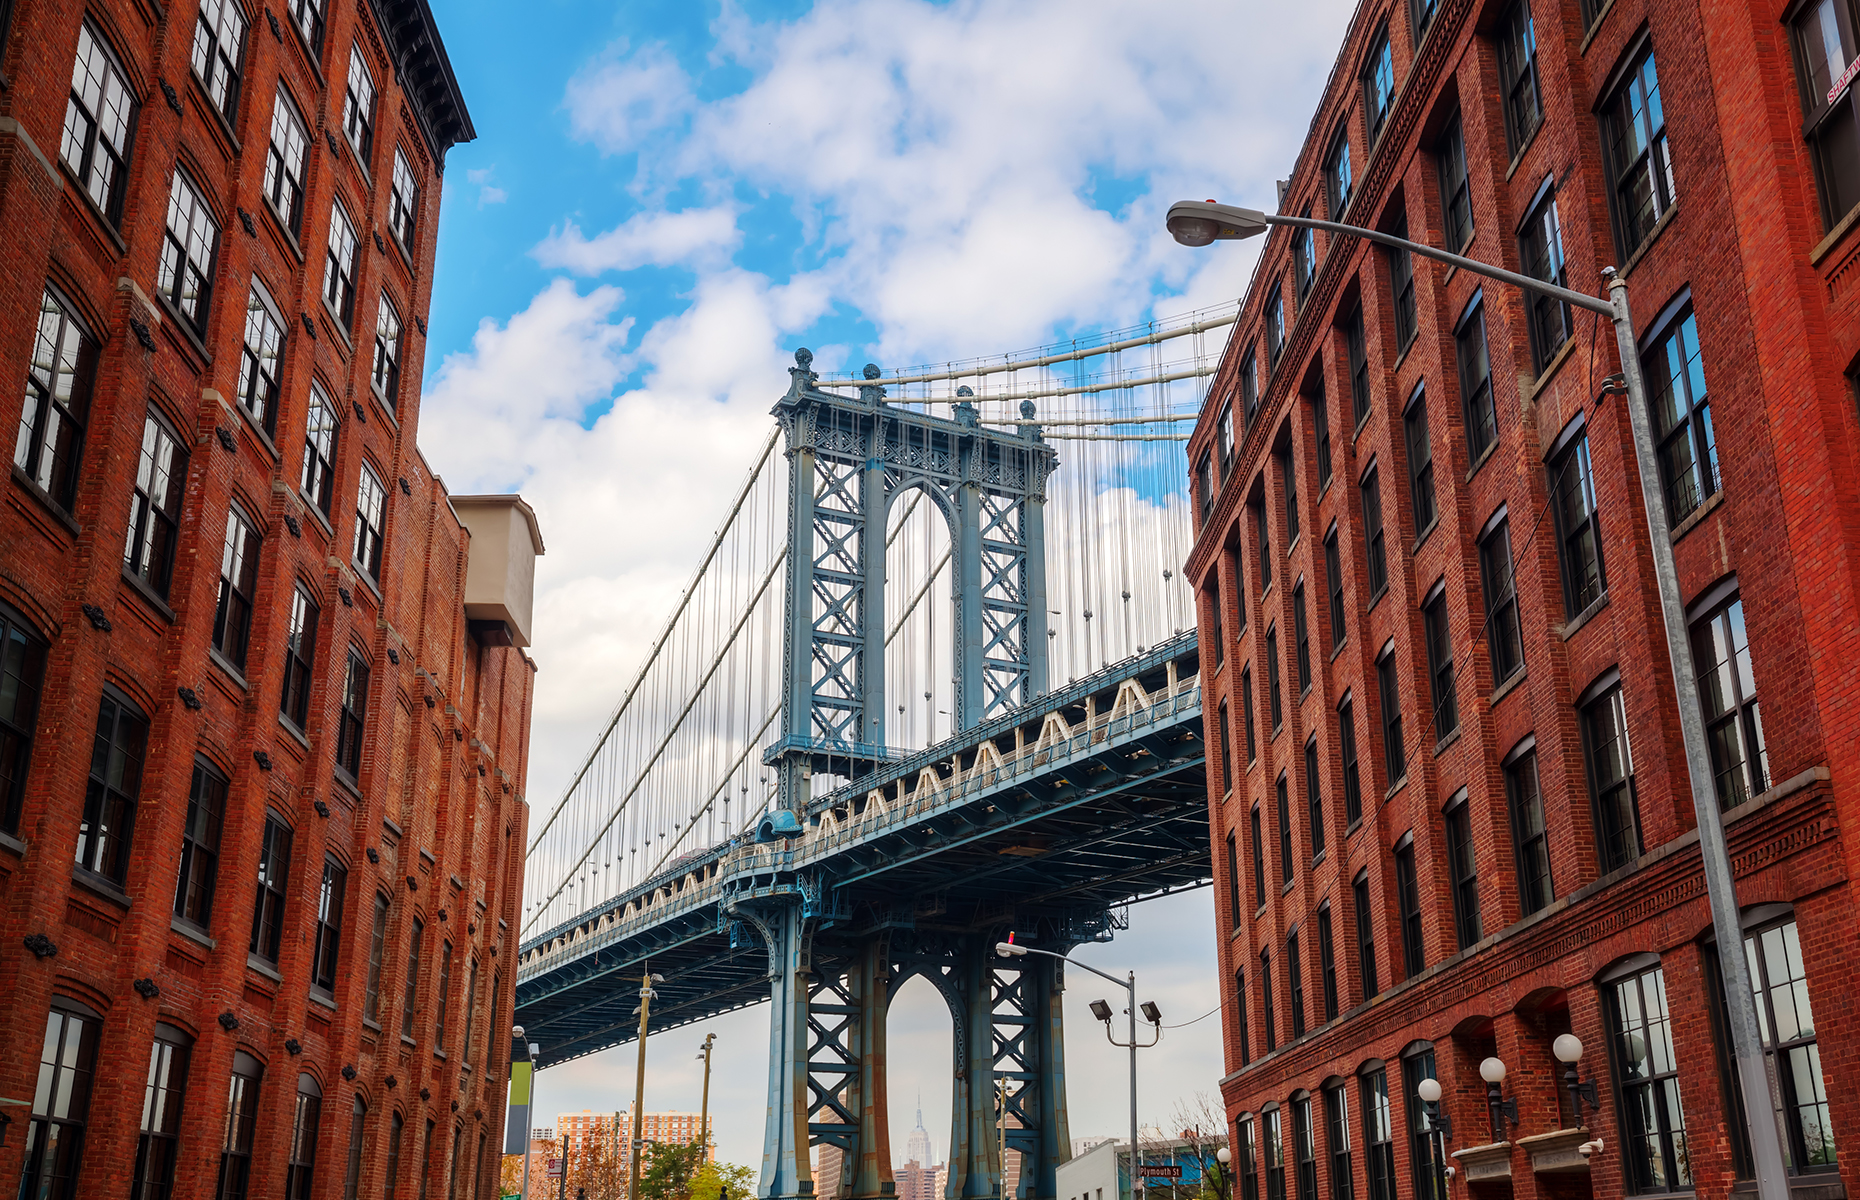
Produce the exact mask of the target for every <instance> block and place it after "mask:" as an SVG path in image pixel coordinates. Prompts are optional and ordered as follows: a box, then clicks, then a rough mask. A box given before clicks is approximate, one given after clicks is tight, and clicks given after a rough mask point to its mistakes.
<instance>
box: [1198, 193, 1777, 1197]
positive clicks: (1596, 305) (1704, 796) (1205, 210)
mask: <svg viewBox="0 0 1860 1200" xmlns="http://www.w3.org/2000/svg"><path fill="white" fill-rule="evenodd" d="M1272 225H1287V226H1292V227H1295V228H1299V229H1322V230H1324V231H1326V232H1328V233H1334V234H1341V235H1343V236H1345V237H1354V238H1361V239H1363V240H1365V241H1370V242H1375V243H1377V244H1379V245H1384V246H1392V247H1394V248H1395V249H1397V250H1406V251H1408V252H1409V253H1411V254H1418V255H1420V256H1422V257H1423V258H1431V259H1434V260H1436V261H1438V262H1444V263H1448V264H1450V265H1452V266H1455V267H1459V268H1460V269H1462V270H1464V271H1467V272H1470V273H1471V274H1474V275H1480V276H1484V277H1485V278H1487V279H1495V280H1498V281H1499V282H1501V283H1508V284H1510V285H1511V286H1513V287H1515V288H1520V289H1522V290H1524V291H1527V292H1535V293H1536V294H1538V295H1540V296H1549V297H1551V298H1552V299H1555V300H1560V301H1562V302H1563V303H1565V304H1568V305H1571V306H1573V307H1575V308H1583V309H1587V310H1588V311H1590V312H1593V313H1599V314H1601V315H1602V316H1605V317H1607V318H1609V319H1610V320H1611V321H1613V322H1614V326H1615V345H1616V347H1617V348H1618V349H1619V350H1620V353H1621V376H1620V379H1619V386H1620V388H1621V390H1623V391H1625V393H1626V395H1627V403H1628V421H1629V424H1631V425H1632V426H1633V430H1634V457H1635V459H1636V460H1637V463H1638V465H1639V468H1640V494H1641V502H1642V504H1643V505H1644V506H1645V509H1646V513H1647V540H1648V542H1649V543H1650V544H1649V547H1648V549H1649V551H1650V552H1651V554H1650V556H1651V558H1652V561H1653V574H1654V579H1655V581H1656V582H1657V583H1658V585H1659V591H1660V615H1661V617H1662V618H1663V619H1664V621H1665V624H1666V653H1667V658H1668V660H1669V662H1670V664H1671V666H1672V669H1673V688H1674V690H1675V691H1676V692H1677V693H1678V694H1677V696H1676V697H1675V698H1676V700H1677V701H1678V710H1679V729H1680V733H1681V735H1682V736H1683V738H1684V742H1685V748H1686V770H1687V774H1688V775H1689V776H1690V779H1691V783H1692V811H1693V813H1694V815H1695V816H1696V818H1697V820H1698V833H1699V860H1700V862H1701V864H1702V866H1703V868H1704V874H1705V891H1706V893H1707V895H1708V896H1709V897H1710V900H1711V916H1712V927H1713V929H1714V930H1715V931H1716V933H1717V935H1718V945H1719V946H1720V947H1722V948H1723V949H1722V952H1721V953H1720V954H1719V955H1718V965H1719V968H1720V970H1722V972H1723V973H1724V997H1725V1007H1726V1008H1727V1009H1728V1010H1729V1012H1728V1016H1729V1018H1730V1020H1729V1025H1730V1029H1731V1050H1732V1054H1733V1055H1734V1056H1735V1058H1736V1060H1737V1078H1738V1085H1739V1088H1740V1089H1741V1091H1742V1093H1743V1097H1744V1111H1746V1112H1748V1113H1752V1114H1762V1113H1767V1112H1770V1111H1772V1105H1771V1103H1770V1090H1769V1077H1768V1073H1767V1072H1766V1070H1765V1069H1764V1065H1763V1038H1762V1034H1761V1032H1760V1031H1759V1029H1758V1027H1757V1008H1756V995H1755V992H1753V991H1752V989H1751V985H1750V967H1749V964H1748V963H1747V962H1746V961H1745V959H1744V955H1742V954H1739V953H1737V947H1739V946H1741V945H1743V936H1744V935H1743V928H1742V926H1741V924H1740V923H1739V921H1738V914H1737V883H1736V877H1735V876H1733V875H1732V873H1731V854H1730V850H1729V848H1728V847H1727V846H1726V844H1725V838H1724V819H1723V817H1722V816H1721V815H1720V814H1719V812H1718V794H1717V785H1716V782H1715V780H1714V776H1713V772H1712V766H1711V751H1710V750H1709V749H1708V748H1707V745H1706V741H1705V716H1704V713H1703V711H1702V710H1701V707H1700V703H1699V688H1698V678H1697V675H1696V674H1695V672H1694V671H1693V668H1692V651H1691V648H1690V646H1689V645H1688V644H1687V634H1686V608H1685V601H1684V599H1683V597H1681V595H1680V594H1679V568H1678V566H1677V564H1676V563H1675V562H1674V560H1673V535H1672V521H1671V520H1670V518H1669V517H1668V514H1667V511H1666V494H1665V491H1664V490H1663V489H1662V488H1661V486H1660V468H1659V460H1658V458H1657V457H1656V454H1655V451H1654V447H1653V429H1652V423H1651V419H1650V417H1649V415H1648V414H1649V411H1650V410H1649V408H1648V405H1647V388H1646V384H1645V382H1644V381H1643V380H1642V378H1641V373H1640V353H1639V349H1638V347H1637V345H1636V343H1635V338H1634V321H1633V317H1632V315H1631V314H1630V312H1629V311H1628V294H1627V280H1625V279H1623V278H1621V277H1620V275H1618V274H1616V272H1615V269H1614V268H1613V267H1603V268H1602V279H1603V280H1604V282H1605V283H1606V285H1607V288H1608V299H1607V300H1600V299H1597V298H1596V297H1594V296H1589V295H1585V294H1584V293H1582V292H1576V291H1571V290H1570V289H1569V288H1565V287H1558V286H1557V285H1556V284H1553V283H1546V282H1544V281H1543V280H1541V279H1533V278H1531V277H1530V276H1528V275H1520V274H1518V273H1517V272H1515V271H1506V270H1503V269H1502V268H1499V267H1494V266H1488V265H1487V264H1485V263H1482V262H1478V261H1477V260H1475V259H1470V258H1463V257H1461V256H1460V255H1458V254H1449V253H1447V252H1446V251H1445V250H1436V249H1435V248H1434V247H1432V246H1428V245H1423V244H1422V243H1420V242H1411V241H1409V240H1408V239H1406V238H1399V237H1395V236H1393V235H1391V234H1386V233H1383V232H1381V231H1380V230H1375V229H1366V228H1364V227H1363V226H1361V225H1345V224H1342V223H1341V222H1337V221H1318V220H1313V219H1312V218H1310V217H1288V216H1284V215H1281V214H1278V213H1265V212H1260V211H1259V210H1258V209H1252V208H1240V207H1237V206H1235V205H1230V204H1217V203H1215V202H1214V201H1212V200H1208V201H1198V200H1181V201H1177V202H1176V203H1175V204H1172V205H1170V206H1169V216H1168V226H1169V232H1170V233H1171V234H1172V235H1174V237H1175V240H1176V241H1178V242H1180V243H1182V244H1183V245H1184V246H1206V245H1210V244H1212V243H1213V242H1216V241H1231V240H1237V239H1239V238H1248V237H1252V236H1254V235H1255V234H1260V233H1264V232H1265V231H1266V229H1267V227H1268V226H1272ZM1614 383H1615V381H1613V380H1611V381H1609V382H1608V384H1605V385H1604V389H1603V391H1604V394H1607V393H1608V392H1610V391H1613V390H1614V388H1613V386H1612V385H1613V384H1614ZM1565 1061H1568V1060H1565ZM1749 1126H1750V1139H1751V1150H1752V1155H1753V1157H1754V1159H1755V1160H1756V1168H1757V1191H1758V1195H1759V1196H1760V1197H1761V1200H1786V1197H1787V1196H1788V1181H1787V1179H1786V1177H1785V1175H1784V1168H1783V1157H1782V1141H1781V1138H1780V1137H1779V1136H1778V1134H1777V1131H1776V1123H1775V1122H1774V1121H1770V1120H1766V1119H1762V1118H1761V1117H1760V1116H1758V1117H1756V1118H1755V1119H1752V1120H1751V1121H1750V1122H1749Z"/></svg>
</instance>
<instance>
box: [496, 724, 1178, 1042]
mask: <svg viewBox="0 0 1860 1200" xmlns="http://www.w3.org/2000/svg"><path fill="white" fill-rule="evenodd" d="M1203 763H1204V753H1203V743H1202V737H1201V711H1200V708H1199V706H1198V705H1197V706H1195V707H1194V708H1192V709H1186V710H1183V711H1178V712H1175V713H1173V714H1171V715H1170V716H1169V717H1168V718H1167V719H1164V720H1157V721H1155V722H1152V723H1150V724H1147V725H1145V726H1143V727H1142V728H1140V729H1132V730H1131V731H1129V732H1127V733H1126V734H1125V735H1123V736H1120V737H1106V738H1105V739H1104V741H1102V742H1101V743H1097V744H1094V745H1091V746H1090V747H1089V748H1088V750H1087V751H1086V752H1084V753H1080V754H1075V755H1072V756H1070V757H1067V758H1065V759H1063V761H1060V762H1058V763H1056V764H1054V765H1053V766H1052V767H1050V768H1049V769H1045V770H1041V771H1035V772H1027V773H1023V774H1019V775H1015V776H1013V777H1012V778H1009V779H1007V780H1006V781H1005V782H1002V783H1000V784H999V785H996V786H992V787H989V788H985V789H983V790H981V791H980V792H979V793H978V794H976V795H975V796H974V797H973V799H972V800H971V801H970V802H967V803H963V804H959V805H950V806H947V807H945V808H942V809H938V810H935V811H932V812H930V813H929V814H928V815H926V816H925V817H924V818H923V819H921V820H909V821H901V822H897V823H894V824H889V825H886V826H884V827H882V828H878V829H876V830H874V831H872V832H870V833H869V834H860V835H858V836H849V837H848V838H847V840H846V844H845V845H843V846H841V847H839V848H837V849H835V850H834V851H833V852H832V853H830V854H828V855H825V856H824V857H819V858H816V860H815V861H813V862H811V863H808V864H805V865H806V866H807V867H808V868H809V870H811V871H812V872H813V873H814V875H815V878H816V880H817V882H816V883H814V884H813V885H811V886H808V887H803V886H802V881H801V880H800V878H799V877H798V876H799V872H798V871H797V870H795V869H792V868H790V869H786V870H784V869H783V868H782V863H781V856H780V855H776V856H774V857H775V862H774V863H773V864H772V865H771V864H763V865H762V866H761V867H760V868H759V869H757V870H755V871H754V872H752V873H751V874H750V875H749V876H748V877H746V878H740V879H737V880H720V881H713V884H712V885H706V890H708V891H709V892H710V893H711V895H710V898H709V899H708V900H707V901H706V902H702V903H698V904H695V905H692V906H689V907H687V908H685V909H684V910H683V911H679V912H676V913H674V914H672V915H670V916H668V917H667V918H666V919H664V920H660V921H655V922H651V923H648V924H647V925H646V927H644V928H639V929H636V930H634V931H632V932H630V933H628V934H626V935H625V936H620V937H613V938H610V939H608V940H606V941H604V942H603V941H601V940H600V939H598V938H590V939H588V940H589V943H590V948H589V949H588V950H586V951H585V952H583V953H580V954H574V955H566V954H565V955H562V956H561V958H563V959H564V960H565V961H561V962H560V963H559V965H551V966H549V967H548V968H547V969H542V970H536V971H534V972H533V973H531V972H526V973H525V975H524V976H523V977H520V979H519V983H518V989H517V993H518V994H517V1005H518V1011H517V1014H516V1015H517V1020H518V1022H519V1023H520V1024H522V1025H523V1026H524V1029H525V1032H526V1035H527V1036H528V1037H529V1039H530V1040H531V1041H534V1042H537V1043H539V1044H540V1045H541V1046H542V1058H541V1061H542V1063H543V1065H550V1064H553V1063H557V1062H562V1061H564V1060H566V1059H570V1058H575V1057H579V1056H581V1055H584V1054H589V1053H593V1052H595V1051H597V1050H601V1049H605V1048H607V1047H610V1046H614V1045H619V1044H621V1043H623V1042H627V1041H630V1040H632V1038H633V1037H634V1036H635V1034H636V1031H637V1025H638V1017H637V1015H636V1014H635V1013H634V1011H633V1010H634V1006H635V1005H636V1004H637V1003H638V1001H637V997H636V995H635V993H636V991H637V984H636V983H631V982H629V978H628V977H631V979H633V980H636V979H637V978H638V976H639V974H640V972H641V971H642V970H644V969H645V968H646V967H647V965H648V964H650V969H651V970H653V971H655V972H658V973H660V974H663V975H664V976H665V982H664V983H662V984H659V985H657V991H658V995H659V999H658V1000H656V1001H655V1002H654V1004H653V1008H652V1013H651V1018H652V1021H651V1031H652V1032H657V1031H659V1030H662V1029H669V1028H674V1027H676V1026H679V1025H685V1024H689V1023H691V1022H693V1021H698V1020H702V1019H704V1018H706V1017H710V1016H714V1015H716V1014H718V1013H721V1012H726V1011H729V1010H731V1009H736V1008H741V1007H744V1006H746V1005H749V1004H753V1003H757V1002H759V1001H762V1000H764V999H767V997H768V994H769V993H768V974H767V973H768V962H769V960H768V956H767V953H766V951H765V948H764V945H763V943H762V941H761V939H760V937H759V936H757V935H755V934H754V932H753V931H752V930H751V929H750V928H749V927H748V926H746V925H744V924H741V923H738V922H734V921H731V920H729V919H724V920H720V919H719V915H720V914H719V906H720V905H721V904H725V903H727V902H728V899H729V898H730V897H732V896H733V897H734V898H736V899H738V900H741V899H747V898H754V897H756V896H770V895H778V894H786V895H791V896H793V897H795V902H797V903H802V904H804V905H806V906H807V909H808V911H809V912H810V913H811V915H813V916H815V917H816V918H817V920H818V923H819V933H818V935H817V937H816V944H817V946H819V948H820V950H822V951H825V950H826V948H827V946H828V945H829V944H831V943H834V942H840V941H842V940H844V941H853V940H856V939H858V938H859V937H860V936H862V935H864V934H866V933H869V932H873V931H876V930H880V929H894V930H918V931H924V932H929V931H937V930H947V931H951V932H971V931H976V930H984V929H1000V930H1006V929H1009V928H1012V929H1015V930H1017V931H1019V932H1020V933H1021V934H1022V937H1023V939H1029V938H1031V939H1035V940H1052V941H1063V942H1067V943H1075V942H1078V941H1082V940H1088V939H1089V938H1091V937H1093V936H1102V932H1103V931H1104V930H1105V929H1106V927H1107V926H1106V914H1107V913H1108V912H1109V910H1110V909H1112V908H1114V907H1116V906H1118V905H1121V904H1124V903H1127V902H1129V901H1132V900H1136V899H1141V898H1144V897H1147V896H1153V895H1157V894H1160V893H1163V892H1167V891H1173V890H1179V889H1183V888H1190V887H1196V886H1200V885H1203V884H1205V883H1207V882H1208V881H1209V878H1210V873H1211V866H1210V857H1209V850H1208V823H1207V790H1206V786H1205V782H1204V775H1203ZM789 857H790V858H793V857H794V856H792V855H790V856H789ZM800 865H802V864H800V863H795V864H794V866H796V867H798V866H800Z"/></svg>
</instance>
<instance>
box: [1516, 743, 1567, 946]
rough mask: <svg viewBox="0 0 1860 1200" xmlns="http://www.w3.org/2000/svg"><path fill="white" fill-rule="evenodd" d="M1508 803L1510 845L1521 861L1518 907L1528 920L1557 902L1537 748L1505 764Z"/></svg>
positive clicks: (1519, 866)
mask: <svg viewBox="0 0 1860 1200" xmlns="http://www.w3.org/2000/svg"><path fill="white" fill-rule="evenodd" d="M1505 801H1506V804H1507V806H1508V807H1509V808H1510V809H1511V841H1512V847H1513V850H1514V851H1515V853H1516V854H1517V859H1518V907H1519V909H1520V910H1522V914H1521V915H1523V916H1527V917H1528V916H1530V915H1531V914H1532V913H1534V912H1537V911H1539V910H1540V909H1542V908H1543V907H1544V906H1545V905H1547V904H1549V903H1550V901H1552V900H1554V899H1556V889H1555V888H1554V887H1553V886H1552V881H1551V877H1550V838H1549V835H1548V833H1547V832H1546V831H1545V829H1544V798H1543V792H1542V790H1541V789H1540V788H1539V787H1538V783H1537V750H1536V747H1535V745H1534V744H1533V746H1532V747H1531V748H1529V749H1527V750H1525V751H1524V753H1522V754H1520V755H1518V756H1517V757H1516V758H1514V759H1512V760H1511V761H1510V762H1507V763H1506V764H1505Z"/></svg>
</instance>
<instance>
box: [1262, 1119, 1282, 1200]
mask: <svg viewBox="0 0 1860 1200" xmlns="http://www.w3.org/2000/svg"><path fill="white" fill-rule="evenodd" d="M1259 1127H1260V1133H1261V1135H1262V1138H1261V1140H1262V1141H1264V1143H1265V1148H1266V1200H1285V1137H1284V1133H1283V1131H1282V1129H1281V1128H1280V1124H1279V1110H1278V1109H1277V1108H1268V1109H1267V1110H1266V1111H1264V1112H1262V1113H1260V1114H1259Z"/></svg>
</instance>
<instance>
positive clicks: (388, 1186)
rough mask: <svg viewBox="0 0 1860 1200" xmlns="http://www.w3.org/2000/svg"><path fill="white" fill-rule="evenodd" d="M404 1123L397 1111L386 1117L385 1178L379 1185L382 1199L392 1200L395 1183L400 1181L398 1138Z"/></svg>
mask: <svg viewBox="0 0 1860 1200" xmlns="http://www.w3.org/2000/svg"><path fill="white" fill-rule="evenodd" d="M406 1125H407V1122H406V1121H405V1120H404V1119H402V1117H401V1115H400V1113H399V1112H395V1113H393V1114H392V1115H391V1116H390V1117H389V1118H388V1152H387V1179H386V1180H385V1181H384V1182H383V1183H382V1185H381V1187H382V1191H381V1195H382V1198H383V1200H394V1195H395V1185H396V1184H397V1183H398V1182H399V1181H400V1139H401V1135H402V1133H404V1132H405V1130H406Z"/></svg>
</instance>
